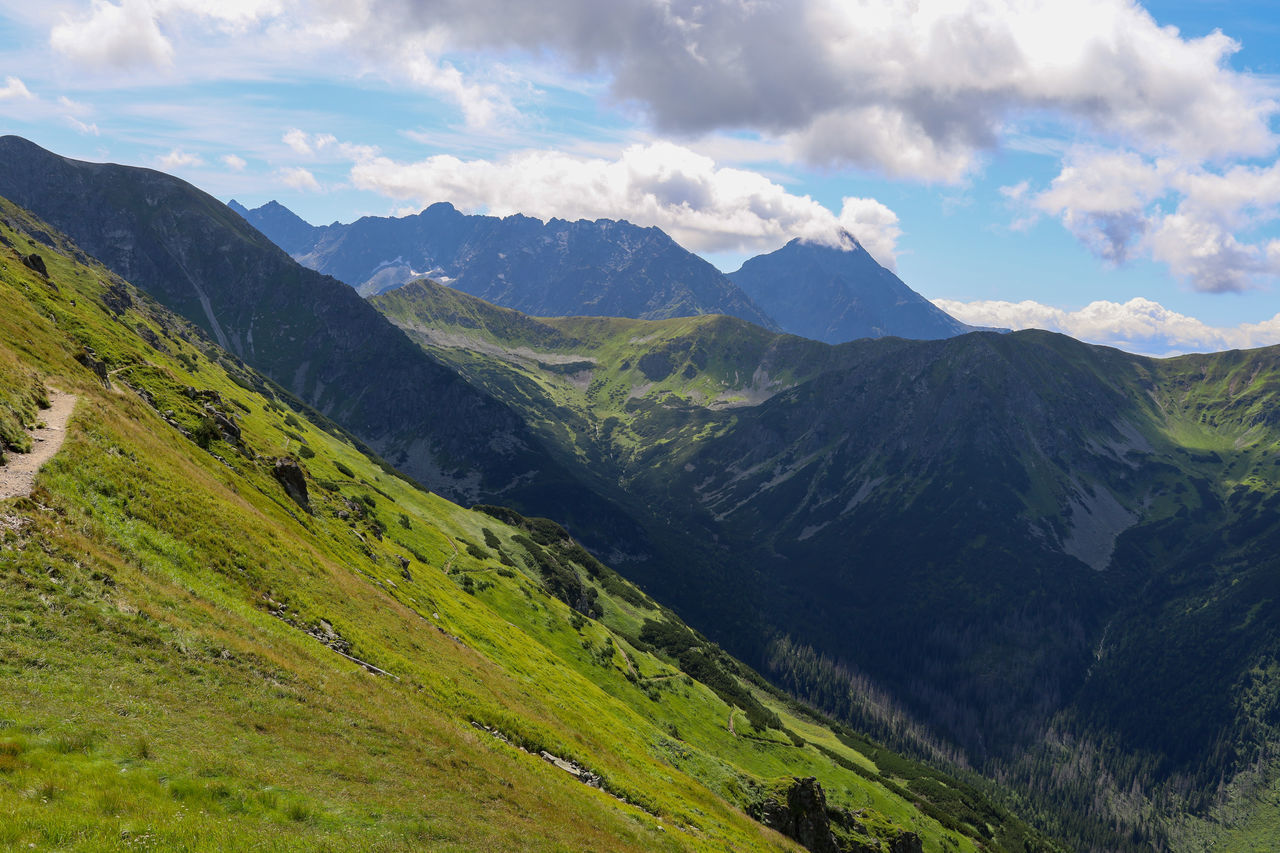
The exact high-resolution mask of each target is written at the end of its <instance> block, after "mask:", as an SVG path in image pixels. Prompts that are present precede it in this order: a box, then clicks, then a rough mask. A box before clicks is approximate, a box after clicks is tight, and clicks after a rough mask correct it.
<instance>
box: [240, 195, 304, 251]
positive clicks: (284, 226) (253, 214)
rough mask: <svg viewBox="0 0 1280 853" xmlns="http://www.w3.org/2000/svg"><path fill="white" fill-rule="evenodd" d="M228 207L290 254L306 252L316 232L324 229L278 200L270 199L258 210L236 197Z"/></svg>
mask: <svg viewBox="0 0 1280 853" xmlns="http://www.w3.org/2000/svg"><path fill="white" fill-rule="evenodd" d="M227 207H229V208H231V209H232V210H234V211H235V212H236V213H238V214H240V215H241V216H242V217H243V218H245V219H247V220H248V221H249V222H250V224H252V225H253V227H255V228H257V229H258V230H259V231H261V232H262V233H263V234H265V235H266V236H267V238H268V239H269V240H271V242H272V243H275V244H276V245H277V246H279V247H280V248H281V249H284V250H285V251H286V252H288V253H289V254H291V255H293V254H297V253H298V252H304V251H306V250H307V249H308V248H310V247H311V245H312V244H313V243H315V241H316V234H317V232H319V231H322V230H323V229H321V228H318V227H317V226H315V225H312V224H311V223H310V222H307V221H306V220H305V219H303V218H302V217H301V216H299V215H298V214H296V213H294V212H293V211H292V210H290V209H289V208H287V207H285V206H284V205H283V204H281V203H280V202H278V201H269V202H267V203H266V204H264V205H263V206H262V207H259V208H257V209H256V210H249V209H248V208H247V207H245V206H244V205H243V204H241V203H240V202H238V201H236V200H235V199H231V201H229V202H227Z"/></svg>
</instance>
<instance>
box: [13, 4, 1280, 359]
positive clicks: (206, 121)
mask: <svg viewBox="0 0 1280 853" xmlns="http://www.w3.org/2000/svg"><path fill="white" fill-rule="evenodd" d="M1269 6H1270V4H1269V3H1261V2H1259V3H1247V2H1218V0H1170V2H1150V3H1147V4H1145V5H1141V4H1137V3H1133V2H1129V0H918V2H916V3H915V4H914V5H913V7H912V6H911V4H905V3H901V2H896V0H863V2H859V3H850V2H842V0H786V2H783V0H778V2H772V0H700V2H693V0H611V2H608V3H602V2H599V0H544V2H542V3H536V4H534V3H528V2H527V0H526V2H517V0H221V2H214V0H45V2H42V3H38V4H33V3H31V2H29V0H24V2H18V1H17V0H0V130H3V132H6V133H16V134H19V135H23V136H26V137H28V138H30V139H32V140H34V141H35V142H37V143H39V144H40V145H43V146H45V147H46V148H49V149H51V150H54V151H56V152H58V153H61V154H64V155H67V156H71V157H76V158H81V159H89V160H108V161H113V162H120V163H128V164H132V165H142V166H149V167H153V168H159V169H162V170H164V171H167V172H171V173H173V174H176V175H178V176H180V177H182V178H185V179H187V180H189V181H191V182H192V183H195V184H196V185H197V186H200V187H201V188H203V189H205V190H207V191H208V192H210V193H212V194H213V195H215V196H217V197H218V198H220V199H223V200H224V201H225V200H228V199H230V198H236V199H238V200H239V201H241V202H242V203H244V204H247V205H249V206H256V205H258V204H261V203H263V202H265V201H268V200H270V199H278V200H279V201H280V202H282V203H283V204H285V205H286V206H288V207H289V208H291V209H293V210H294V211H296V212H297V213H299V214H300V215H301V216H303V217H304V218H306V219H308V220H309V221H311V222H315V223H327V222H331V221H335V220H337V221H344V222H347V221H351V220H353V219H355V218H357V217H359V216H361V215H366V214H375V215H387V214H404V213H408V212H412V211H416V210H418V209H421V208H422V207H424V206H426V205H427V204H430V203H432V202H435V201H451V202H453V203H454V204H455V205H457V206H458V207H459V208H461V209H463V210H467V211H473V212H491V213H496V214H502V215H505V214H508V213H512V212H517V211H519V212H523V213H526V214H529V215H534V216H539V217H542V218H549V217H552V216H559V217H562V218H568V219H576V218H592V219H594V218H600V217H607V218H625V219H630V220H632V221H635V222H639V223H641V224H645V225H658V226H660V227H662V228H664V229H665V230H667V231H668V232H669V233H671V234H672V235H673V236H674V237H675V238H676V239H677V240H679V241H680V242H681V243H682V244H684V245H685V246H687V247H688V248H690V249H692V250H694V251H697V252H699V253H701V254H703V255H704V256H705V257H707V258H709V259H710V260H712V261H713V262H714V263H716V264H717V265H719V266H721V267H722V268H724V269H726V270H731V269H733V268H736V266H737V264H739V263H740V262H741V260H742V259H744V258H746V257H749V256H751V255H753V254H757V253H760V252H764V251H771V250H772V249H775V248H777V247H779V246H781V245H782V244H783V243H784V242H786V241H787V240H788V239H790V238H791V237H794V236H803V237H806V238H808V239H814V240H822V241H827V242H832V241H838V240H839V239H841V238H840V236H839V235H840V230H841V229H847V230H848V231H850V232H852V233H853V234H854V235H855V236H856V237H857V238H858V239H859V240H860V241H861V242H862V243H863V244H864V245H865V246H866V247H867V248H868V249H869V250H870V251H871V252H872V254H874V255H875V256H876V257H877V258H878V259H879V260H881V262H882V263H885V264H887V265H890V266H892V267H894V268H895V269H896V271H897V272H898V273H899V275H901V276H902V278H903V279H904V280H905V281H906V282H907V283H908V284H909V285H911V286H912V287H914V288H915V289H916V290H918V291H920V292H921V293H923V294H924V295H925V296H927V297H929V298H931V299H934V300H936V301H938V303H939V304H940V305H942V306H943V307H944V308H946V309H947V310H949V311H951V312H952V313H954V314H956V315H957V316H959V317H961V318H962V319H965V320H968V321H970V322H976V323H983V324H988V325H1002V326H1013V327H1024V326H1039V327H1042V328H1051V329H1055V330H1059V331H1065V332H1067V333H1069V334H1073V335H1075V336H1076V337H1080V338H1082V339H1085V340H1090V341H1095V342H1101V343H1108V344H1112V345H1117V346H1121V347H1124V348H1127V349H1131V350H1134V351H1139V352H1150V353H1156V354H1164V353H1172V352H1181V351H1197V350H1199V351H1204V350H1217V349H1226V348H1231V347H1247V346H1261V345H1268V344H1274V343H1280V291H1278V290H1277V287H1278V286H1280V164H1278V163H1277V152H1278V151H1280V125H1277V113H1278V112H1280V16H1277V15H1276V14H1275V13H1274V12H1273V11H1272V10H1271V9H1270V8H1269ZM905 8H913V11H911V12H910V13H908V12H905V11H903V10H904V9H905Z"/></svg>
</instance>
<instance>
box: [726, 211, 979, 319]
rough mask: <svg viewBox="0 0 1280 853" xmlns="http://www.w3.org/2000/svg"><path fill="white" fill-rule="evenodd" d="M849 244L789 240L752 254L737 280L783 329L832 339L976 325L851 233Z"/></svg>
mask: <svg viewBox="0 0 1280 853" xmlns="http://www.w3.org/2000/svg"><path fill="white" fill-rule="evenodd" d="M845 236H846V237H847V238H848V242H849V245H850V247H851V248H848V249H844V248H839V247H835V246H826V245H823V244H820V243H811V242H805V241H803V240H799V239H796V240H792V241H791V242H790V243H788V244H787V245H785V246H783V247H782V248H781V249H779V250H778V251H776V252H772V253H770V254H767V255H760V256H758V257H755V258H752V259H751V260H749V261H747V262H746V263H745V264H743V265H742V268H741V269H740V270H738V271H737V272H734V273H730V274H729V278H730V279H732V280H733V282H734V284H736V285H738V287H740V288H742V290H743V291H744V292H745V293H746V294H747V295H748V296H749V297H750V298H751V299H752V300H754V301H755V303H756V304H757V305H759V306H760V307H761V308H763V309H764V310H765V311H767V312H768V313H769V315H770V316H771V317H773V318H774V319H775V320H777V321H778V325H780V326H781V327H782V328H783V329H784V330H786V331H788V332H790V333H792V334H794V335H802V336H803V337H806V338H813V339H814V340H819V341H825V342H827V343H831V344H838V343H843V342H845V341H851V340H855V339H857V338H883V337H890V336H893V337H899V338H914V339H917V340H938V339H941V338H950V337H954V336H956V335H963V334H965V333H966V332H973V331H977V329H976V327H974V326H969V325H966V324H964V323H961V322H960V321H959V320H957V319H955V318H954V317H952V316H951V315H950V314H947V313H946V312H945V311H943V310H942V309H941V308H938V307H937V306H936V305H934V304H933V303H932V302H930V301H929V300H927V299H925V298H924V297H923V296H921V295H920V294H918V293H916V292H915V291H914V290H912V289H911V288H909V287H907V285H905V284H904V283H903V282H902V279H900V278H898V277H897V276H896V275H894V274H893V273H892V272H890V271H889V270H887V269H885V268H884V267H882V266H881V265H880V264H878V263H877V262H876V260H875V258H873V257H871V255H870V254H869V253H868V252H867V250H866V249H864V248H862V245H861V244H860V243H858V242H857V240H855V239H854V238H853V237H852V235H849V234H847V233H846V235H845Z"/></svg>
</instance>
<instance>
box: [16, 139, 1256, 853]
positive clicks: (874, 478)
mask: <svg viewBox="0 0 1280 853" xmlns="http://www.w3.org/2000/svg"><path fill="white" fill-rule="evenodd" d="M0 154H3V155H4V156H3V157H0V164H2V165H0V195H4V196H6V197H9V198H11V199H13V200H15V201H17V202H19V203H20V204H23V205H24V206H26V207H28V208H29V209H31V210H33V211H34V212H35V213H36V214H37V215H38V216H41V217H43V218H44V219H46V220H47V221H49V223H50V226H52V227H54V228H57V229H59V230H62V231H64V232H66V233H67V234H68V235H69V236H70V237H71V238H72V239H74V240H75V241H76V242H77V243H78V244H79V246H80V249H82V250H83V251H84V252H87V253H88V254H90V255H93V256H95V257H97V258H99V259H100V260H102V261H103V262H104V263H106V264H107V266H109V267H111V268H112V269H113V271H114V272H115V273H116V274H118V275H121V276H124V275H125V273H124V272H122V270H129V271H130V274H131V275H134V276H135V278H134V281H133V283H135V284H138V285H140V286H141V287H143V288H144V289H145V290H147V291H149V292H150V293H151V294H152V295H153V296H154V297H155V298H156V299H158V300H160V301H161V302H164V303H165V304H166V305H170V306H171V307H172V308H174V310H177V311H179V312H180V313H183V314H185V315H186V316H187V317H188V318H189V319H190V320H191V321H192V322H195V323H198V324H200V325H201V326H203V328H204V329H205V330H206V331H208V333H209V335H210V336H211V337H215V338H216V337H217V335H218V333H217V331H216V330H217V329H221V337H222V339H224V340H225V341H226V343H227V344H228V346H229V347H230V348H231V351H232V353H233V356H230V357H228V361H227V363H228V364H230V365H233V366H238V363H237V359H241V360H243V362H244V364H245V365H248V366H250V367H257V368H259V369H261V370H263V371H264V373H266V374H267V376H268V377H269V379H270V380H274V382H276V383H278V384H279V385H281V386H283V388H284V389H286V390H287V391H289V392H292V393H294V394H297V395H298V396H299V397H300V398H302V399H303V400H305V401H306V402H307V403H309V404H311V405H314V406H316V407H317V408H318V409H320V410H321V411H322V412H323V413H324V415H326V416H327V417H328V418H331V419H332V421H333V423H331V424H330V427H331V428H332V429H334V430H337V431H339V432H340V431H341V429H340V428H345V429H347V430H350V432H351V433H352V434H354V436H355V438H354V440H355V441H358V442H366V443H368V444H369V445H370V446H371V447H372V448H373V449H375V450H378V451H379V452H381V453H382V454H383V455H384V456H385V457H386V459H387V461H388V462H389V463H390V464H391V465H394V466H396V467H397V468H399V469H400V470H402V471H404V472H405V473H406V474H408V475H409V476H411V477H413V478H416V479H418V480H420V481H422V482H424V483H427V484H428V485H433V486H434V487H436V488H439V489H440V490H441V491H442V492H443V493H444V494H446V495H449V496H454V497H457V498H459V499H463V500H466V501H468V502H472V501H476V500H481V501H484V502H485V503H504V504H507V505H510V506H514V507H515V509H516V510H517V511H519V513H522V514H523V515H526V516H534V515H547V516H551V517H553V518H555V519H556V520H557V521H560V522H561V523H563V524H564V526H565V527H567V528H568V530H569V532H571V533H572V534H573V536H574V538H575V539H577V540H580V541H581V542H582V543H583V544H585V545H586V546H587V547H588V548H589V549H590V550H591V551H593V552H594V553H596V554H598V555H600V556H603V557H605V558H606V562H610V563H612V564H614V565H615V567H616V568H617V569H618V571H619V572H621V573H622V574H623V575H625V576H626V577H627V578H628V579H630V580H634V581H638V582H639V583H640V584H641V585H642V586H643V587H644V589H645V591H646V592H647V593H648V594H649V595H651V596H653V597H654V598H656V599H657V600H660V601H662V602H664V603H665V604H667V605H669V606H671V607H672V608H673V609H674V611H675V612H678V613H679V614H680V615H681V616H682V617H683V618H684V619H686V620H687V621H688V622H689V624H690V625H692V626H693V627H694V628H695V629H696V630H697V631H699V632H701V634H702V635H705V636H706V637H707V638H709V639H711V640H714V641H716V642H718V643H719V644H720V645H721V646H723V647H724V648H725V649H726V650H727V651H729V652H732V653H734V654H736V655H737V656H738V657H739V658H740V659H742V660H744V661H745V662H746V664H747V665H749V666H751V667H754V668H756V669H759V670H760V671H761V672H762V673H763V674H764V675H765V676H767V677H768V678H770V679H771V680H772V681H773V683H774V684H775V685H777V686H781V687H785V688H786V689H787V690H789V691H790V692H791V693H792V694H793V695H796V696H800V697H802V698H804V699H805V700H807V701H809V702H811V703H813V704H815V705H817V706H818V707H820V708H822V709H823V710H824V711H825V712H827V713H829V714H832V715H835V716H837V717H839V718H840V719H841V720H843V721H845V723H846V724H849V725H853V726H855V727H857V728H858V729H860V730H862V731H867V732H870V733H871V734H873V735H874V736H876V737H878V738H880V739H881V740H883V741H886V742H888V743H889V744H890V745H893V746H897V747H899V748H901V749H904V750H908V751H910V752H911V753H912V754H914V755H916V756H918V757H926V758H928V759H929V760H930V761H932V762H935V763H939V764H942V765H945V766H947V767H949V768H951V769H952V770H954V771H955V772H958V773H961V774H975V773H981V774H984V775H985V776H986V777H987V778H988V779H998V780H1000V783H1001V785H1002V786H1007V787H1000V786H996V787H994V788H991V789H990V790H992V791H993V792H994V793H993V795H994V796H996V797H997V798H1004V801H1005V802H1008V803H1014V804H1016V805H1017V806H1018V810H1019V811H1020V812H1021V813H1022V814H1023V815H1025V816H1026V817H1028V818H1030V819H1032V820H1034V821H1035V822H1036V823H1037V824H1038V825H1039V826H1040V827H1042V828H1045V829H1046V830H1048V831H1049V832H1051V833H1052V834H1054V835H1056V836H1058V837H1060V838H1063V839H1064V840H1066V843H1067V844H1068V845H1069V846H1070V847H1071V848H1072V849H1093V850H1120V849H1133V850H1142V849H1152V848H1156V849H1178V850H1197V849H1205V848H1206V847H1210V846H1212V847H1214V848H1215V849H1257V847H1258V845H1262V849H1266V848H1267V846H1268V845H1269V844H1271V843H1272V842H1274V841H1277V840H1278V839H1276V833H1275V829H1274V827H1275V826H1276V821H1275V816H1276V810H1275V806H1274V803H1273V802H1272V801H1271V800H1270V799H1269V794H1268V791H1269V790H1270V787H1269V786H1270V785H1271V784H1272V780H1273V779H1274V778H1276V776H1275V773H1276V770H1277V767H1276V765H1275V755H1276V751H1275V748H1276V745H1277V744H1280V702H1278V701H1277V698H1276V697H1277V696H1278V695H1280V690H1277V689H1276V685H1277V683H1280V682H1277V680H1276V679H1277V677H1280V676H1277V673H1280V669H1278V668H1277V667H1278V665H1277V663H1276V661H1277V660H1280V620H1277V618H1276V615H1275V611H1274V608H1272V607H1270V606H1269V605H1270V602H1273V601H1274V600H1276V594H1277V593H1280V589H1276V581H1275V579H1276V578H1277V577H1280V572H1277V569H1278V568H1280V566H1278V565H1277V560H1278V559H1280V558H1278V557H1277V556H1276V555H1277V554H1280V517H1278V516H1277V515H1276V512H1275V510H1276V508H1277V507H1278V506H1280V464H1277V462H1276V459H1277V458H1278V457H1277V451H1280V421H1278V420H1277V418H1276V415H1275V412H1276V411H1277V408H1276V405H1277V402H1278V401H1277V394H1280V349H1277V348H1270V349H1263V350H1256V351H1251V352H1231V353H1219V354H1215V355H1206V356H1187V357H1182V358H1177V359H1169V360H1153V359H1147V358H1142V357H1138V356H1132V355H1128V354H1125V353H1121V352H1118V351H1115V350H1110V349H1106V348H1100V347H1092V346H1088V345H1085V344H1082V343H1080V342H1077V341H1073V340H1071V339H1069V338H1065V337H1062V336H1059V335H1051V334H1048V333H1042V332H1019V333H1013V334H996V333H990V332H977V333H971V334H965V335H961V336H957V337H952V338H947V339H943V340H933V341H909V340H903V339H898V338H894V339H864V340H857V341H853V342H849V343H843V344H840V345H835V346H833V345H828V344H824V343H821V342H819V341H815V340H811V339H807V338H804V337H799V336H794V335H788V334H781V333H778V332H776V331H773V330H770V329H767V328H763V327H761V326H760V325H756V324H751V323H748V322H745V321H742V320H740V319H735V318H732V317H726V316H720V315H701V316H692V317H672V318H666V319H661V320H642V319H631V318H608V317H570V318H545V317H544V318H534V317H531V316H528V315H526V314H523V313H521V312H518V311H514V310H511V309H507V308H502V307H498V306H495V305H493V304H490V303H488V302H485V301H483V300H480V299H477V298H475V297H472V296H469V295H468V294H466V293H463V292H461V291H460V290H459V289H457V288H454V287H445V286H441V285H439V284H436V283H433V282H430V281H426V280H419V281H415V282H413V283H411V284H408V285H406V286H403V287H400V288H397V289H394V290H391V291H388V292H386V293H383V294H381V295H379V296H376V297H374V298H373V299H372V300H371V303H372V304H369V303H366V302H365V301H364V300H362V299H360V298H358V297H357V295H356V294H355V293H354V291H353V290H352V289H351V288H349V287H346V286H344V285H340V284H339V283H338V282H336V281H334V280H333V279H329V278H327V277H324V276H321V275H318V274H316V273H314V272H311V271H308V270H304V269H302V268H300V267H299V266H298V265H297V264H295V263H293V262H292V261H291V260H290V259H289V258H288V257H287V256H286V255H285V254H284V252H283V251H281V250H280V249H278V248H276V247H275V246H272V245H270V244H268V243H267V241H266V240H265V239H264V238H263V237H262V235H261V234H259V233H258V232H257V231H255V230H254V229H252V228H249V227H248V226H247V225H246V223H245V222H244V220H243V219H241V218H240V217H239V216H236V215H235V214H233V213H232V212H231V211H229V210H227V209H226V208H225V207H222V206H220V205H219V204H218V203H217V202H216V201H214V200H212V199H210V198H209V197H208V196H206V195H204V194H202V193H199V191H197V190H195V189H194V188H191V187H189V186H187V185H185V184H183V183H182V182H180V181H177V180H176V179H173V178H169V177H167V176H163V175H159V174H158V173H154V172H149V171H146V170H137V169H128V168H125V167H118V166H94V165H90V164H77V163H75V162H74V161H66V160H63V158H58V157H56V156H55V155H51V154H49V153H48V152H43V151H41V150H40V149H38V148H35V146H31V145H30V143H25V142H22V141H20V140H14V139H13V138H6V139H4V140H0ZM15 196H16V197H15ZM77 199H79V200H80V203H79V204H77ZM36 230H37V231H38V230H39V229H38V228H36ZM68 251H69V252H71V257H73V258H74V257H76V255H75V254H74V252H75V251H78V250H72V249H69V250H68ZM86 260H87V256H86ZM24 275H25V274H24ZM378 312H381V314H379V313H378ZM299 317H301V318H306V322H307V323H308V326H307V328H308V329H310V330H311V331H310V333H309V334H307V335H301V336H300V335H297V334H290V331H291V330H292V329H294V328H295V326H294V325H292V324H296V323H301V322H302V320H300V319H298V318H299ZM73 325H74V324H73ZM397 326H398V327H399V328H398V329H397V328H396V327H397ZM251 329H258V330H261V329H280V330H282V332H281V333H279V334H275V335H272V336H271V338H270V341H269V343H266V344H264V342H263V340H262V339H261V332H260V333H259V342H258V344H257V345H256V346H255V345H253V344H252V343H251V342H250V338H249V334H248V332H249V330H251ZM361 336H363V337H361ZM364 340H368V341H369V342H370V343H369V344H368V352H367V353H365V352H364V346H363V344H362V342H363V341H364ZM317 347H320V348H332V349H333V350H334V353H336V354H332V353H330V352H324V353H317V352H314V351H313V350H314V348H317ZM343 358H345V359H347V360H358V359H363V360H360V361H358V363H357V364H356V365H354V366H353V365H347V364H345V363H343ZM330 359H332V360H330ZM308 361H310V362H311V367H310V368H309V369H308V370H306V371H301V370H300V368H299V365H301V364H302V363H304V362H308ZM320 367H323V370H321V369H320ZM243 369H244V370H248V367H245V368H243ZM300 373H301V379H300V378H299V374H300ZM237 375H240V374H237ZM243 375H244V376H246V377H247V376H249V375H251V374H249V373H245V374H243ZM308 376H310V377H314V378H315V381H309V380H308V378H307V377H308ZM419 380H422V381H423V382H424V384H423V385H422V386H421V387H420V388H419V389H417V390H416V391H415V390H414V389H413V388H412V387H411V383H412V382H414V381H419ZM426 380H430V381H426ZM244 381H245V382H247V383H248V384H249V385H250V386H252V385H253V381H252V380H250V379H247V378H246V379H244ZM262 381H264V382H265V381H267V380H262ZM433 383H434V384H433ZM388 389H395V390H394V393H388ZM437 389H440V390H437ZM347 395H351V398H352V399H354V400H356V401H358V404H351V403H344V402H343V401H344V400H346V399H347ZM402 397H404V399H402ZM453 407H460V411H462V412H463V413H464V416H463V417H458V416H456V413H455V411H454V408H453ZM468 411H470V412H472V413H474V415H473V416H472V415H466V414H465V413H466V412H468ZM490 418H492V419H493V420H492V422H491V420H490ZM494 423H496V424H497V426H496V427H495V426H494ZM308 435H310V432H308ZM413 442H416V444H415V443H413ZM414 448H419V449H421V450H419V451H414ZM411 451H414V452H411ZM442 460H443V461H442ZM445 462H447V465H446V464H444V463H445ZM472 471H474V472H475V473H474V474H469V473H468V472H472ZM441 472H445V473H448V474H449V476H441ZM366 479H367V478H366ZM511 518H512V520H513V521H516V522H517V524H518V519H516V518H515V517H514V516H512V517H511ZM507 535H510V536H514V535H515V534H507ZM530 559H531V560H534V561H535V562H536V557H534V556H530ZM548 565H550V564H548ZM584 571H585V569H584ZM566 580H567V576H566ZM575 603H577V602H575ZM633 627H634V625H633ZM649 637H650V645H654V643H653V642H652V640H655V639H658V638H659V635H655V634H653V632H652V631H651V632H650V634H649ZM659 645H661V644H660V643H659ZM691 660H692V659H691ZM689 665H690V666H691V667H692V666H695V665H694V664H693V663H692V662H690V664H689ZM708 677H711V676H708ZM743 701H744V703H745V704H749V703H746V701H745V700H743ZM766 722H767V721H766ZM792 730H795V729H792ZM965 778H966V779H976V778H977V777H976V776H972V775H965ZM939 784H940V785H942V787H941V788H937V787H935V788H933V789H932V790H934V792H935V794H937V795H938V797H939V798H940V799H945V796H944V795H945V793H946V788H947V785H948V784H949V783H939ZM982 784H989V783H982ZM925 787H928V786H927V785H926V786H925ZM1001 791H1005V792H1006V793H1001ZM937 843H939V844H941V842H940V841H939V842H937ZM957 843H959V842H957ZM937 849H944V847H939V848H937Z"/></svg>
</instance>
